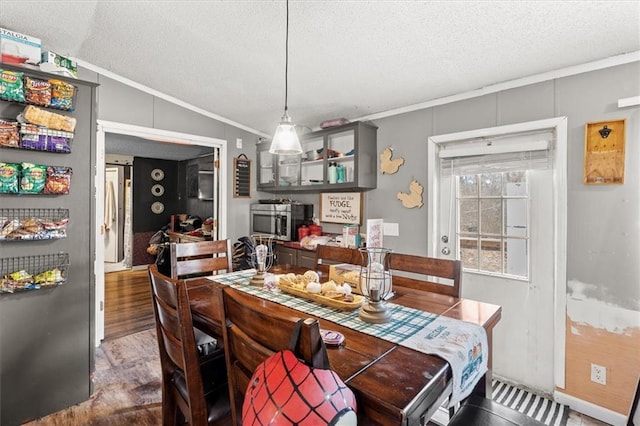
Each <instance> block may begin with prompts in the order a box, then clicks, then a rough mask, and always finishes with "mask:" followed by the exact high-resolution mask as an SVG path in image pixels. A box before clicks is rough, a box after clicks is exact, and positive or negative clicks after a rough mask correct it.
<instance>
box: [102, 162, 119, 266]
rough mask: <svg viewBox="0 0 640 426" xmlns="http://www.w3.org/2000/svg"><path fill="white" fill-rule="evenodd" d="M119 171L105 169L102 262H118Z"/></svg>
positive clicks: (113, 168)
mask: <svg viewBox="0 0 640 426" xmlns="http://www.w3.org/2000/svg"><path fill="white" fill-rule="evenodd" d="M118 181H119V169H118V167H107V168H106V169H105V185H104V229H105V233H104V261H105V262H117V261H118V243H119V238H118V228H119V226H118V209H119V208H120V205H119V202H118V201H119V200H118V197H119V195H120V194H119V190H120V188H119V185H118Z"/></svg>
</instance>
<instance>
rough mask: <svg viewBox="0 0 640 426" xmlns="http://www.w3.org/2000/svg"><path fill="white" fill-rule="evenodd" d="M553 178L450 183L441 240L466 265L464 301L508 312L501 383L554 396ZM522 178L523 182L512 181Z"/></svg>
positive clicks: (496, 364)
mask: <svg viewBox="0 0 640 426" xmlns="http://www.w3.org/2000/svg"><path fill="white" fill-rule="evenodd" d="M552 174H553V173H552V171H551V170H531V171H522V172H504V173H487V174H478V175H463V176H453V177H452V178H450V179H447V180H448V182H446V184H445V183H443V186H444V185H447V186H446V188H442V189H443V191H442V193H443V194H445V193H446V196H445V197H444V198H445V201H446V203H442V204H441V207H440V211H441V218H442V221H441V227H440V229H442V232H441V233H440V234H439V235H440V247H441V252H442V250H444V252H445V253H447V252H449V254H448V255H444V254H443V257H447V258H457V259H460V260H462V262H463V269H464V279H463V285H462V296H463V297H465V298H469V299H474V300H480V301H483V302H488V303H493V304H496V305H500V306H502V320H501V321H500V323H499V325H498V327H496V330H495V334H494V341H493V348H494V349H493V351H494V359H493V369H494V373H495V374H496V376H500V377H503V378H506V379H508V380H510V381H513V382H515V383H521V384H524V385H526V386H527V387H529V388H532V389H537V390H540V391H543V392H546V393H549V394H551V393H552V392H553V386H554V385H553V369H552V368H550V366H553V339H554V329H553V325H554V324H553V315H554V305H553V293H554V287H553V250H552V249H551V248H552V247H553V232H552V231H553V227H552V224H553V215H552V209H551V205H552V191H549V190H548V189H549V188H550V187H552V186H553V182H552ZM514 175H515V176H517V178H515V179H514V180H515V181H516V182H509V179H510V177H511V179H513V176H514ZM443 181H444V180H443ZM451 181H453V182H454V190H453V191H451ZM503 183H504V184H503ZM445 189H446V191H444V190H445ZM496 194H499V195H496ZM451 195H452V196H453V197H451ZM451 198H452V199H453V202H452V199H451ZM452 207H453V209H452ZM447 229H448V231H447ZM442 237H447V238H448V243H445V242H444V241H443V238H442ZM523 365H525V366H527V367H526V368H523Z"/></svg>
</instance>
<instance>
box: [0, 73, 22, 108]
mask: <svg viewBox="0 0 640 426" xmlns="http://www.w3.org/2000/svg"><path fill="white" fill-rule="evenodd" d="M23 75H24V74H23V73H21V72H17V71H5V70H1V69H0V98H2V99H6V100H8V101H17V102H24V86H23V84H22V76H23Z"/></svg>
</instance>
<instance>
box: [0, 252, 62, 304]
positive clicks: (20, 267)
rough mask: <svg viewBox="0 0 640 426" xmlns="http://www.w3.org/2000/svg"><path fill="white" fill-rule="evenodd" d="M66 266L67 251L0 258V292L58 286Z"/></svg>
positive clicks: (15, 291)
mask: <svg viewBox="0 0 640 426" xmlns="http://www.w3.org/2000/svg"><path fill="white" fill-rule="evenodd" d="M68 267H69V254H68V253H55V254H41V255H37V256H22V257H9V258H0V294H6V293H17V292H21V291H27V290H37V289H40V288H44V287H54V286H59V285H61V284H64V283H65V282H66V281H67V268H68Z"/></svg>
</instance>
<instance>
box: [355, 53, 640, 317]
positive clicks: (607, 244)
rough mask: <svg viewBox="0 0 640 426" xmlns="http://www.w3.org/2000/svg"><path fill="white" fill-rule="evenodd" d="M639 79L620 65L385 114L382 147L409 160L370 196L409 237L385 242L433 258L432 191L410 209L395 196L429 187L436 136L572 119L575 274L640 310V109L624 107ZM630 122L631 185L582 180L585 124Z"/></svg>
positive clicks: (370, 207) (570, 269)
mask: <svg viewBox="0 0 640 426" xmlns="http://www.w3.org/2000/svg"><path fill="white" fill-rule="evenodd" d="M638 75H640V65H639V64H638V63H633V64H627V65H621V66H617V67H614V68H609V69H604V70H599V71H593V72H589V73H585V74H579V75H575V76H571V77H566V78H561V79H558V80H554V81H548V82H543V83H538V84H534V85H530V86H525V87H521V88H516V89H511V90H506V91H502V92H498V93H494V94H490V95H486V96H482V97H478V98H473V99H469V100H464V101H459V102H454V103H451V104H447V105H442V106H437V107H434V108H428V109H425V110H420V111H415V112H411V113H407V114H402V115H397V116H393V117H388V118H385V119H381V120H376V121H375V124H376V125H377V126H378V151H381V150H382V149H384V148H385V147H388V146H390V147H392V148H393V149H394V157H395V156H402V157H404V158H405V164H404V166H402V167H401V168H400V170H399V171H398V173H396V174H393V175H379V176H378V188H377V189H376V190H374V191H370V192H368V193H366V194H367V195H366V198H367V203H366V204H367V216H368V217H370V218H375V217H382V218H384V220H385V222H397V223H400V236H399V237H389V236H385V237H384V242H385V246H388V247H390V248H392V249H394V250H401V251H402V252H405V253H415V254H423V255H424V254H426V253H427V205H428V203H430V202H431V198H430V194H428V193H427V192H426V191H425V193H424V203H425V204H424V206H423V207H421V208H419V209H405V208H404V207H403V206H402V205H401V204H400V202H399V201H398V200H396V197H395V194H396V193H397V192H398V191H402V190H406V186H407V185H408V182H409V181H410V180H411V179H412V178H415V179H417V180H418V181H419V182H420V183H422V184H423V185H424V187H425V188H427V170H426V163H427V138H428V137H429V136H433V135H438V134H446V133H452V132H459V131H465V130H471V129H478V128H485V127H492V126H501V125H506V124H512V123H518V122H524V121H533V120H539V119H544V118H551V117H556V116H567V117H568V123H569V130H568V132H569V134H568V253H567V255H568V256H567V257H568V265H567V277H568V280H571V279H574V278H578V279H580V280H581V281H582V282H587V283H598V284H599V293H600V294H599V298H600V299H602V300H604V301H606V302H611V303H615V304H618V305H621V306H624V307H627V308H630V309H634V310H640V297H639V291H640V286H639V285H638V283H640V266H639V262H637V259H639V258H640V242H639V241H640V238H639V237H640V233H639V231H638V217H640V212H639V206H640V198H639V193H640V191H639V189H640V188H639V186H640V184H639V180H640V179H639V176H638V169H639V168H640V160H639V158H638V157H639V155H638V154H639V148H638V142H639V137H638V134H639V133H640V132H639V131H638V128H639V126H640V123H639V121H640V120H639V114H640V113H639V108H638V107H632V108H623V109H619V108H618V106H617V101H618V99H620V98H626V97H631V96H637V95H638V93H640V80H639V78H638ZM621 118H626V119H627V129H626V134H627V143H626V167H625V184H624V185H607V186H594V185H583V183H582V172H583V164H584V163H583V155H584V129H585V124H586V123H588V122H593V121H602V120H611V119H621ZM622 265H624V267H622Z"/></svg>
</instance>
